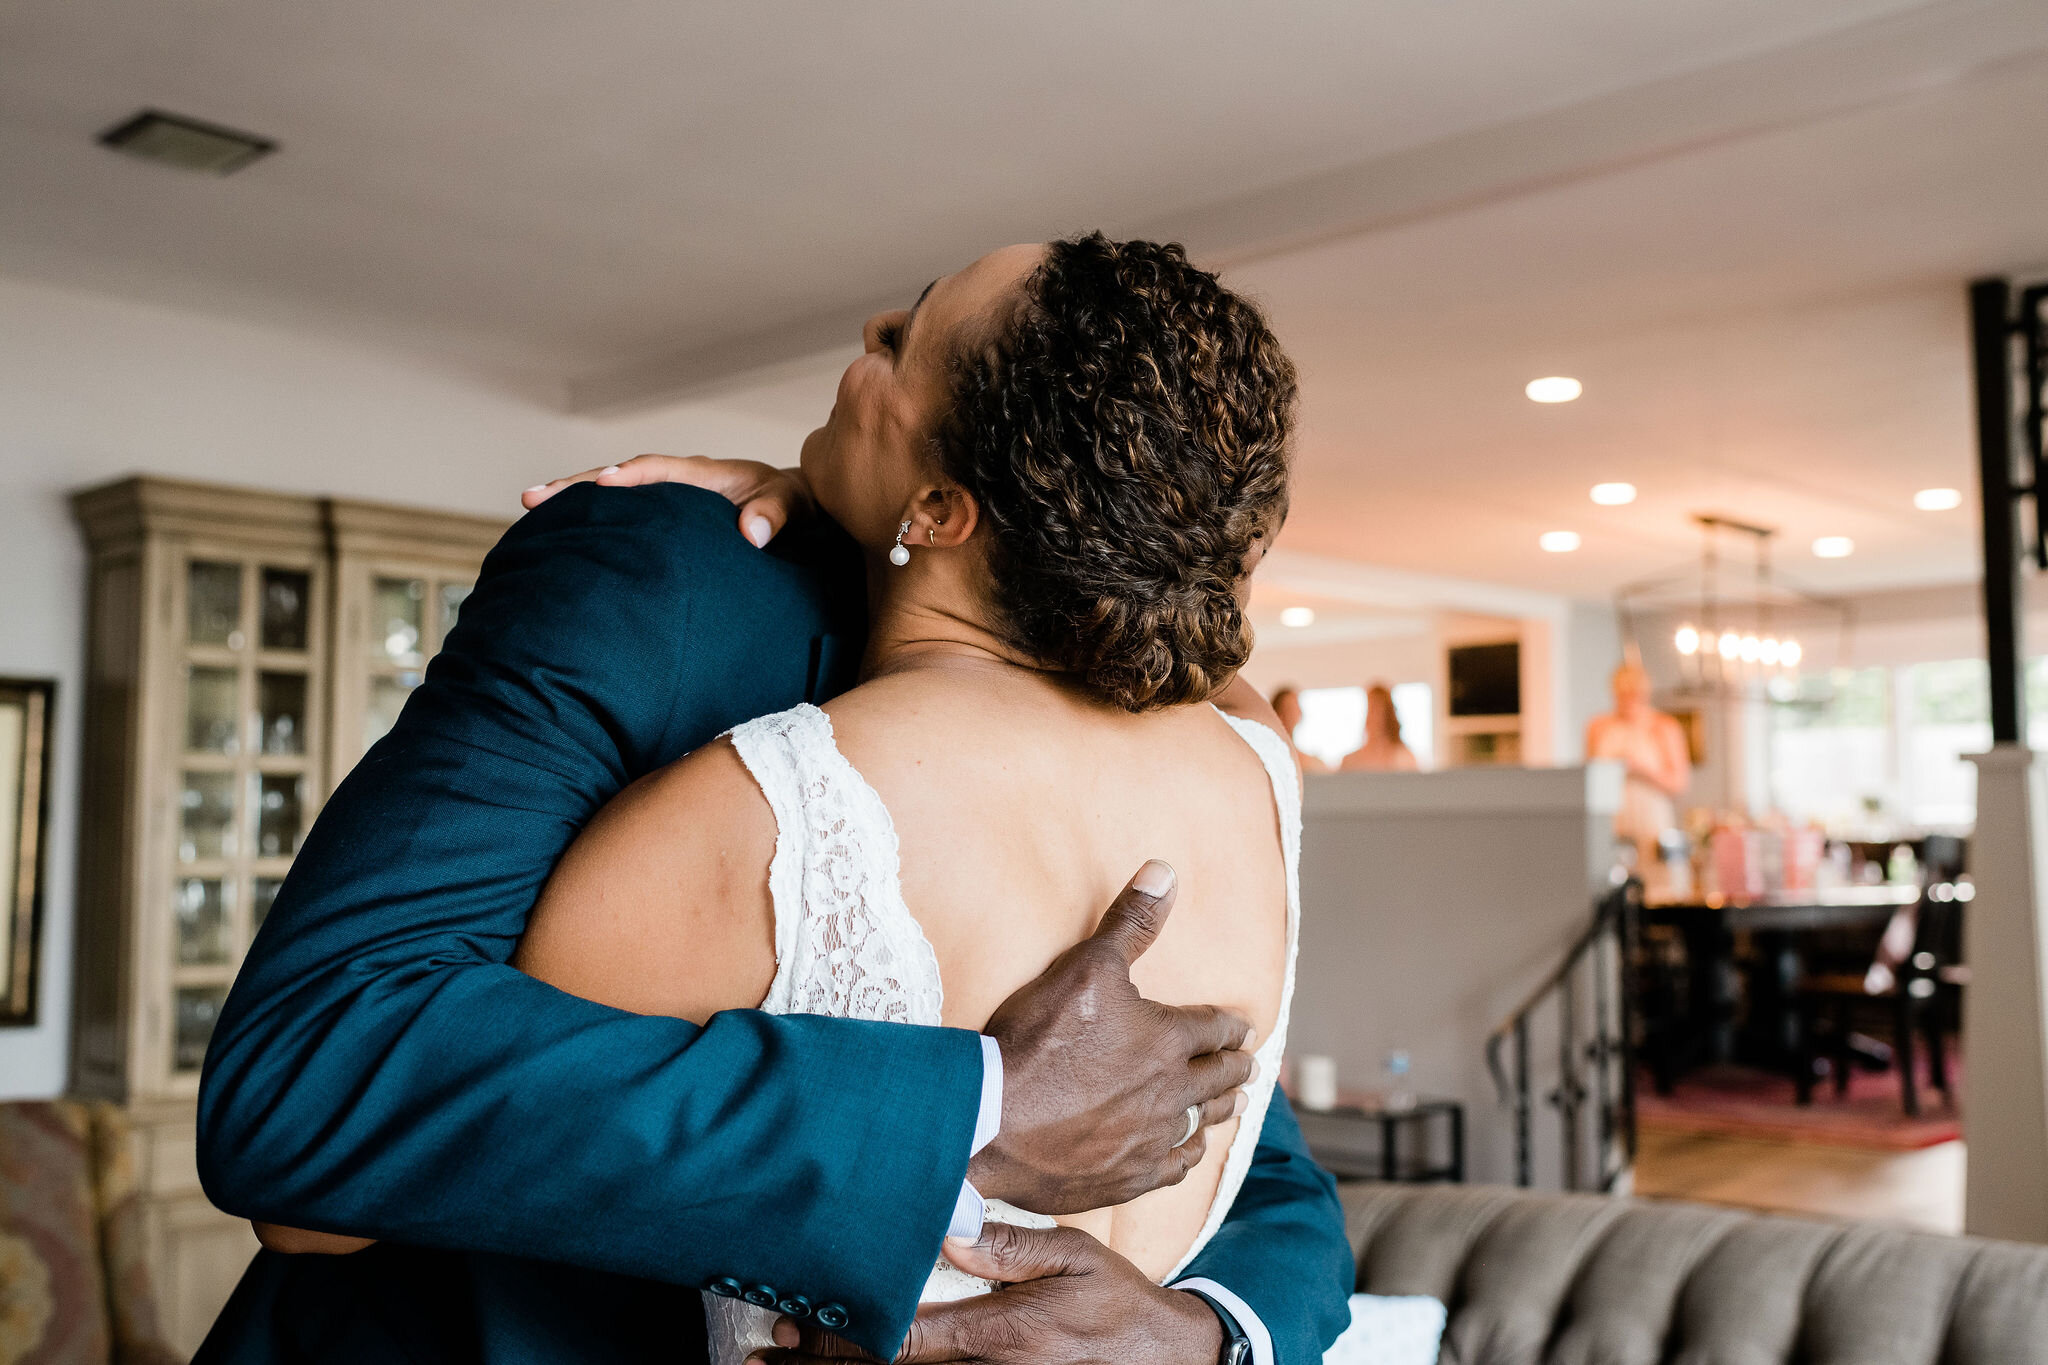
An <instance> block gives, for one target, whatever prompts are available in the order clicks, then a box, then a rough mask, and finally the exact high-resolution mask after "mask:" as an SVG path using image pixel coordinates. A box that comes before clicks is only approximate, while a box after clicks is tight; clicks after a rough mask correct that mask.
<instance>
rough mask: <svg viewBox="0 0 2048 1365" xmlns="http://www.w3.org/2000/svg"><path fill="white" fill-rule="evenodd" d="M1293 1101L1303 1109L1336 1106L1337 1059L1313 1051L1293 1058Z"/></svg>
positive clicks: (1333, 1107) (1332, 1107)
mask: <svg viewBox="0 0 2048 1365" xmlns="http://www.w3.org/2000/svg"><path fill="white" fill-rule="evenodd" d="M1294 1102H1295V1103H1296V1104H1298V1105H1300V1106H1301V1107H1302V1108H1304V1109H1335V1108H1336V1107H1337V1059H1336V1058H1335V1057H1322V1056H1317V1055H1316V1054H1314V1053H1310V1054H1309V1055H1307V1056H1304V1057H1299V1058H1296V1059H1295V1063H1294Z"/></svg>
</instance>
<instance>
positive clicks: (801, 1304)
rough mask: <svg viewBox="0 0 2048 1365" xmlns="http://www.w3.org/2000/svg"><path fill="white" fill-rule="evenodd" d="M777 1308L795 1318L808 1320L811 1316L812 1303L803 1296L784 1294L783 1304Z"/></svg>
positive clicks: (779, 1304)
mask: <svg viewBox="0 0 2048 1365" xmlns="http://www.w3.org/2000/svg"><path fill="white" fill-rule="evenodd" d="M775 1306H776V1307H777V1308H779V1309H781V1310H782V1311H783V1312H785V1313H787V1314H788V1315H789V1316H791V1317H793V1318H807V1317H809V1316H810V1315H811V1301H810V1300H809V1299H807V1298H805V1297H804V1296H803V1295H801V1294H784V1295H783V1296H782V1302H781V1303H778V1304H776V1305H775Z"/></svg>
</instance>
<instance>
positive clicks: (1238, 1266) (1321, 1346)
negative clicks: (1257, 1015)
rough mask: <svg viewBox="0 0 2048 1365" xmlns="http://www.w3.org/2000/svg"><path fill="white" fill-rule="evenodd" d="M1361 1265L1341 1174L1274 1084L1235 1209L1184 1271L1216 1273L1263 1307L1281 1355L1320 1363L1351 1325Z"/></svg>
mask: <svg viewBox="0 0 2048 1365" xmlns="http://www.w3.org/2000/svg"><path fill="white" fill-rule="evenodd" d="M1356 1278H1357V1269H1356V1267H1355V1265H1354V1264H1353V1262H1352V1259H1351V1242H1350V1239H1349V1237H1348V1236H1346V1234H1345V1231H1344V1210H1343V1207H1342V1206H1341V1205H1339V1204H1338V1202H1337V1182H1336V1181H1334V1180H1332V1179H1331V1178H1330V1176H1329V1173H1328V1172H1327V1171H1325V1170H1323V1168H1322V1167H1320V1166H1318V1165H1316V1163H1315V1161H1314V1159H1313V1158H1311V1157H1310V1156H1309V1154H1308V1144H1307V1142H1305V1141H1304V1140H1303V1138H1302V1136H1301V1125H1300V1124H1299V1123H1297V1122H1295V1119H1294V1110H1293V1109H1292V1108H1291V1107H1290V1106H1289V1105H1288V1103H1287V1097H1286V1096H1285V1095H1282V1094H1279V1093H1278V1092H1275V1094H1274V1096H1273V1103H1272V1104H1271V1105H1270V1106H1269V1107H1268V1108H1267V1110H1266V1123H1265V1127H1263V1128H1262V1129H1260V1130H1259V1146H1258V1151H1257V1152H1256V1153H1255V1154H1254V1155H1253V1157H1252V1166H1251V1170H1250V1172H1248V1173H1247V1174H1246V1176H1245V1178H1244V1186H1243V1188H1241V1189H1240V1190H1239V1191H1238V1195H1237V1201H1236V1202H1235V1203H1233V1204H1232V1205H1231V1206H1230V1215H1229V1217H1228V1218H1226V1219H1225V1220H1224V1222H1223V1226H1222V1227H1220V1228H1218V1229H1217V1231H1216V1235H1215V1236H1214V1237H1213V1238H1211V1239H1210V1241H1209V1245H1207V1246H1206V1247H1203V1248H1202V1254H1201V1255H1199V1256H1197V1257H1195V1259H1194V1261H1193V1262H1192V1263H1190V1264H1189V1266H1188V1268H1187V1269H1186V1271H1184V1272H1183V1273H1182V1274H1181V1276H1180V1281H1181V1282H1185V1281H1188V1280H1210V1281H1214V1282H1215V1283H1216V1284H1220V1285H1222V1286H1224V1287H1225V1288H1227V1289H1228V1290H1229V1291H1230V1292H1231V1293H1233V1294H1235V1295H1236V1296H1237V1297H1238V1298H1240V1299H1243V1300H1244V1302H1245V1303H1246V1304H1247V1305H1248V1306H1249V1307H1250V1308H1251V1310H1252V1311H1253V1312H1254V1313H1256V1314H1257V1315H1258V1319H1259V1321H1260V1322H1261V1323H1262V1324H1263V1325H1264V1327H1265V1330H1266V1332H1267V1334H1268V1335H1269V1336H1270V1337H1271V1339H1272V1346H1273V1359H1274V1361H1275V1362H1276V1365H1317V1362H1319V1361H1321V1360H1322V1358H1323V1352H1324V1351H1325V1350H1327V1349H1328V1348H1329V1346H1330V1343H1331V1342H1333V1341H1335V1340H1336V1339H1337V1337H1338V1335H1339V1334H1340V1333H1341V1332H1343V1330H1344V1329H1345V1328H1346V1327H1348V1326H1350V1325H1351V1309H1350V1301H1351V1289H1352V1285H1353V1283H1354V1282H1355V1280H1356Z"/></svg>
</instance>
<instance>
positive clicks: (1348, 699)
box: [1294, 682, 1436, 768]
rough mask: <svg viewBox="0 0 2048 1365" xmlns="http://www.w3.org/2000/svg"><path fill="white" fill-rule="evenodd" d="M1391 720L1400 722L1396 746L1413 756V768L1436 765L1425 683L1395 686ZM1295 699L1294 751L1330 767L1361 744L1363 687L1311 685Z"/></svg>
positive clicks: (1432, 706) (1431, 701) (1432, 707)
mask: <svg viewBox="0 0 2048 1365" xmlns="http://www.w3.org/2000/svg"><path fill="white" fill-rule="evenodd" d="M1387 690H1388V691H1390V692H1392V693H1393V695H1394V717H1395V719H1397V720H1399V721H1400V722H1401V742H1402V743H1403V744H1405V745H1407V746H1408V749H1409V752H1411V753H1413V754H1414V755H1415V762H1416V766H1417V767H1419V768H1430V767H1434V766H1435V757H1436V735H1435V731H1436V698H1435V694H1434V692H1433V691H1432V689H1431V688H1430V685H1429V684H1428V683H1426V682H1405V683H1395V684H1394V685H1393V686H1392V687H1391V688H1389V689H1387ZM1295 696H1296V697H1297V698H1298V699H1299V700H1300V702H1301V724H1300V725H1298V726H1296V727H1295V730H1294V747H1295V748H1297V749H1299V750H1301V751H1302V752H1303V753H1305V754H1313V755H1314V756H1315V757H1317V758H1320V759H1322V760H1323V761H1324V762H1325V763H1327V764H1329V765H1330V766H1331V767H1333V768H1334V767H1336V766H1337V764H1338V763H1340V762H1341V761H1343V758H1344V755H1346V754H1348V753H1350V752H1351V751H1352V750H1353V749H1356V748H1357V747H1359V746H1360V745H1361V744H1363V743H1365V689H1364V688H1363V687H1313V688H1310V689H1308V690H1307V691H1305V692H1297V693H1296V694H1295Z"/></svg>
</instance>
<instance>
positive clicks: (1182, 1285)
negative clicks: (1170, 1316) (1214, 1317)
mask: <svg viewBox="0 0 2048 1365" xmlns="http://www.w3.org/2000/svg"><path fill="white" fill-rule="evenodd" d="M1168 1288H1171V1289H1199V1290H1201V1291H1202V1292H1203V1293H1204V1294H1207V1295H1208V1296H1209V1297H1210V1298H1212V1299H1214V1300H1216V1302H1218V1303H1220V1304H1222V1305H1223V1306H1224V1307H1225V1308H1228V1309H1229V1310H1230V1316H1231V1317H1233V1318H1236V1319H1237V1325H1238V1328H1239V1329H1240V1330H1241V1331H1243V1333H1244V1334H1245V1335H1246V1336H1248V1337H1250V1338H1251V1339H1252V1359H1253V1360H1254V1361H1256V1362H1258V1365H1273V1337H1272V1334H1271V1333H1269V1332H1267V1331H1266V1324H1265V1323H1263V1322H1260V1321H1259V1315H1258V1314H1257V1313H1254V1312H1253V1311H1252V1306H1251V1305H1250V1304H1248V1303H1246V1302H1245V1301H1244V1300H1243V1299H1240V1298H1239V1297H1238V1296H1237V1295H1235V1294H1233V1293H1231V1292H1230V1291H1229V1290H1228V1289H1225V1288H1224V1287H1223V1286H1222V1285H1220V1284H1218V1283H1216V1281H1214V1280H1205V1279H1200V1278H1196V1279H1192V1280H1176V1281H1175V1282H1174V1283H1173V1284H1171V1285H1169V1286H1168Z"/></svg>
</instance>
